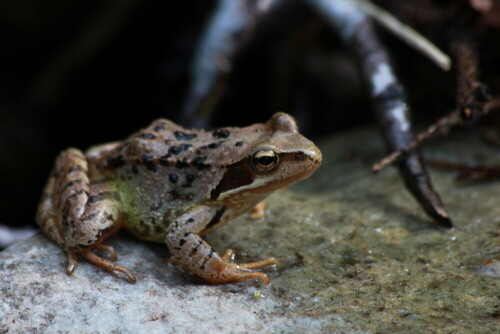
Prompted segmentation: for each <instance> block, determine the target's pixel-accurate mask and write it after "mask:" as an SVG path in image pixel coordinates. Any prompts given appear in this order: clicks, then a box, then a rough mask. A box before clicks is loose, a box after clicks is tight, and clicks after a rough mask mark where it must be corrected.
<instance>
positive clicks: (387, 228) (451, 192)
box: [0, 130, 500, 333]
mask: <svg viewBox="0 0 500 334" xmlns="http://www.w3.org/2000/svg"><path fill="white" fill-rule="evenodd" d="M320 147H321V148H322V151H323V155H324V158H325V162H324V164H323V166H322V167H321V168H320V170H319V171H318V172H317V173H316V174H315V175H314V176H313V177H312V178H311V179H309V180H307V181H305V182H302V183H300V184H298V185H296V186H293V187H290V188H289V189H286V190H283V191H279V192H278V193H276V194H274V195H273V196H271V197H270V199H269V205H268V209H267V216H266V218H264V219H262V220H258V221H252V220H250V219H249V217H248V216H242V217H239V218H237V219H235V220H234V221H232V222H229V223H228V224H226V225H225V226H223V227H221V228H219V229H217V230H215V231H213V232H210V233H209V234H208V235H207V236H206V239H207V240H208V241H209V243H210V244H211V245H212V246H213V247H214V248H215V249H216V250H218V251H219V252H224V251H225V250H226V249H227V248H233V249H234V250H236V251H237V261H239V262H245V261H246V262H248V261H252V260H256V259H260V258H263V257H267V256H275V257H277V258H278V259H280V260H281V264H280V265H279V266H278V267H277V268H276V269H275V270H273V269H272V268H271V269H269V270H267V271H268V274H269V276H270V277H271V284H270V285H269V286H262V285H261V284H260V282H258V281H247V282H241V283H238V284H226V285H210V284H206V283H204V282H202V281H200V280H199V279H197V278H195V277H193V276H192V275H191V274H189V273H186V272H184V271H183V270H182V269H180V268H178V267H177V266H175V265H173V264H169V263H168V262H167V259H168V253H167V251H166V250H165V247H164V246H163V245H154V244H147V243H143V242H140V241H138V240H136V239H134V238H132V237H130V236H129V235H127V234H125V233H124V234H119V235H117V236H114V237H112V238H110V240H109V242H108V244H111V245H113V246H114V247H115V249H116V250H117V252H118V255H119V258H118V260H117V263H118V264H120V265H122V266H125V267H127V268H129V269H130V270H132V272H133V273H134V274H135V275H136V278H137V283H136V284H129V283H127V282H126V281H125V280H124V279H123V278H122V277H118V276H114V275H110V274H109V273H106V272H104V271H102V270H101V269H99V268H96V267H94V266H91V265H89V264H88V263H85V262H81V263H80V265H79V267H78V268H77V269H76V271H75V273H74V274H73V275H72V276H67V275H66V274H65V272H64V269H65V265H66V257H65V255H64V253H63V252H62V251H61V250H60V249H59V248H58V247H57V246H56V245H54V244H53V243H51V242H50V241H48V239H46V238H45V237H44V236H42V235H37V236H35V237H33V238H32V239H30V240H27V241H25V242H23V243H18V244H16V245H13V246H11V247H10V248H8V249H7V250H5V251H3V252H1V253H0V333H18V332H23V333H41V332H47V333H69V332H79V333H140V332H146V333H212V332H217V333H262V332H264V333H266V332H267V333H269V332H272V333H305V332H307V333H335V332H338V333H389V332H415V333H422V332H443V333H447V332H452V333H458V332H474V333H490V332H498V331H499V330H500V328H499V322H498V319H499V317H500V311H499V309H498V307H499V306H498V305H499V303H500V301H499V296H500V284H499V272H500V269H499V261H500V259H499V252H500V203H499V199H500V181H484V182H470V181H469V182H457V181H456V180H455V175H454V174H455V173H454V172H450V171H443V170H437V169H431V173H432V176H433V181H434V184H435V186H436V188H437V190H438V191H439V192H440V194H441V195H442V197H443V201H444V203H445V205H446V207H447V209H448V210H449V212H450V214H451V215H452V217H453V219H454V222H455V225H456V227H455V228H454V229H453V230H445V229H442V228H439V227H438V226H436V224H435V223H433V222H432V221H430V220H429V219H428V218H427V217H426V216H425V214H424V213H423V212H422V211H421V209H420V208H419V207H418V205H417V204H416V203H415V201H414V200H413V199H412V198H411V196H410V195H409V194H408V193H407V192H406V191H405V190H404V188H403V185H402V182H401V180H400V178H399V176H398V175H397V173H396V172H395V170H393V169H389V170H386V171H384V172H382V173H381V174H378V175H372V174H371V172H370V167H371V164H372V163H373V162H374V161H375V160H376V159H377V158H380V157H381V156H382V155H383V149H382V145H381V143H380V140H379V136H378V134H377V132H375V131H373V130H360V131H354V132H350V133H347V134H343V135H340V136H337V137H335V138H333V139H331V140H328V141H324V142H322V143H321V142H320ZM499 153H500V152H499V150H498V148H497V149H495V148H492V147H488V146H486V145H484V144H482V143H481V141H480V140H479V139H478V138H476V137H475V136H473V135H466V136H465V135H460V136H453V137H450V138H446V139H444V140H442V141H439V142H437V143H434V144H430V145H428V146H427V147H426V155H427V156H428V157H431V158H432V159H436V160H444V161H450V162H457V163H458V162H459V163H466V164H476V165H477V164H479V165H481V164H500V154H499ZM259 293H260V295H259Z"/></svg>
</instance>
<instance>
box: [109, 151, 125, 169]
mask: <svg viewBox="0 0 500 334" xmlns="http://www.w3.org/2000/svg"><path fill="white" fill-rule="evenodd" d="M107 165H108V166H109V167H112V168H117V167H121V166H123V165H125V158H124V157H123V155H121V154H120V155H117V156H116V157H113V158H111V159H108V161H107Z"/></svg>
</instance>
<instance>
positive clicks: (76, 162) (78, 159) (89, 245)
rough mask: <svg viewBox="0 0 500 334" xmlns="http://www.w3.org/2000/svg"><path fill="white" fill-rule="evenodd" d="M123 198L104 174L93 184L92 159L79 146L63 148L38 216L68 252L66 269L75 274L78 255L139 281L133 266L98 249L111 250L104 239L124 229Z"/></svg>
mask: <svg viewBox="0 0 500 334" xmlns="http://www.w3.org/2000/svg"><path fill="white" fill-rule="evenodd" d="M119 205H120V203H119V198H118V193H117V192H116V189H115V186H114V183H113V182H112V180H108V179H106V178H104V177H103V179H102V180H97V181H95V182H93V183H92V184H91V183H90V182H89V177H88V163H87V159H86V158H85V156H84V155H83V153H82V152H81V151H79V150H77V149H68V150H66V151H64V152H62V153H61V154H60V155H59V157H58V158H57V160H56V166H55V168H54V172H53V173H52V175H51V177H50V179H49V182H48V183H47V186H46V189H45V192H44V197H43V198H42V202H41V203H40V206H39V209H38V213H37V220H38V222H39V224H40V227H41V228H42V230H43V231H44V232H45V234H46V235H48V236H49V237H50V238H51V239H52V240H54V241H55V242H56V243H57V244H59V245H60V246H61V247H62V248H63V249H65V250H66V252H67V254H68V267H67V270H66V272H67V273H68V274H72V273H73V272H74V270H75V269H76V267H77V265H78V261H77V255H80V256H82V257H83V258H85V259H86V260H87V261H88V262H90V263H92V264H94V265H97V266H99V267H101V268H103V269H105V270H107V271H109V272H115V271H118V272H121V273H123V274H125V275H126V276H127V278H128V281H129V282H135V278H134V276H133V275H132V274H131V273H130V271H129V270H127V269H126V268H123V267H121V266H118V265H116V264H114V263H112V262H110V261H109V260H106V259H104V258H101V257H100V256H98V255H97V254H95V253H94V250H101V251H106V252H108V253H110V255H111V259H112V260H115V259H116V252H115V251H114V250H113V248H112V247H110V246H106V245H104V244H102V242H103V241H104V240H105V239H106V238H108V237H109V236H111V235H112V234H114V233H115V232H116V231H118V230H119V229H120V227H121V226H120V223H119V221H120V219H119V216H118V212H119Z"/></svg>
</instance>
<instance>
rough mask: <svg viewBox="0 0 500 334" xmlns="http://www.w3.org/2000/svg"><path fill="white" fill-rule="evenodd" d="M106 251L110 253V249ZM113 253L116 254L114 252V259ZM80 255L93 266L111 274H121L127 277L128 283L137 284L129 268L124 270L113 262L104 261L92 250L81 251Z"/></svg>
mask: <svg viewBox="0 0 500 334" xmlns="http://www.w3.org/2000/svg"><path fill="white" fill-rule="evenodd" d="M106 250H108V251H109V249H108V248H106ZM113 253H114V250H113V252H112V257H113ZM78 254H80V255H81V256H83V257H84V258H85V259H86V260H87V261H88V262H90V263H92V264H93V265H96V266H98V267H100V268H102V269H104V270H106V271H109V272H111V273H113V272H116V271H117V272H120V273H122V274H124V275H125V276H127V281H128V282H129V283H135V282H136V280H135V277H134V275H133V274H132V273H131V272H130V270H128V269H127V268H124V267H122V266H119V265H117V264H114V263H113V262H111V261H108V260H106V259H103V258H102V257H100V256H99V255H97V254H95V253H94V252H93V251H92V250H83V251H79V252H78ZM114 256H116V254H114Z"/></svg>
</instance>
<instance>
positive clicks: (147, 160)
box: [141, 154, 158, 172]
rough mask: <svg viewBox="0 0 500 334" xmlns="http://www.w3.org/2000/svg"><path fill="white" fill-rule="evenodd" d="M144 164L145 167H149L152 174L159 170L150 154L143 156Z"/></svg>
mask: <svg viewBox="0 0 500 334" xmlns="http://www.w3.org/2000/svg"><path fill="white" fill-rule="evenodd" d="M141 158H142V162H143V163H144V165H145V166H146V167H147V169H149V170H150V171H152V172H156V171H157V170H158V166H156V164H155V163H154V161H153V157H152V156H150V155H148V154H143V155H142V157H141Z"/></svg>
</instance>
